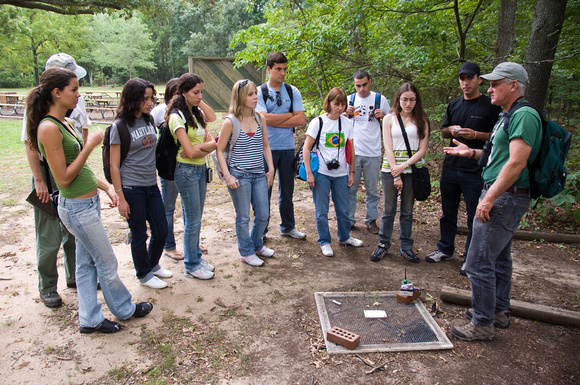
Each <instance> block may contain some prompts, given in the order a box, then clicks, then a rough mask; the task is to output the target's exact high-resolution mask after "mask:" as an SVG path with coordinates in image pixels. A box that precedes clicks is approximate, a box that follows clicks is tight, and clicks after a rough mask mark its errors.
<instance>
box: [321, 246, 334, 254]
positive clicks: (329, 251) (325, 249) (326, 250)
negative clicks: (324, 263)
mask: <svg viewBox="0 0 580 385" xmlns="http://www.w3.org/2000/svg"><path fill="white" fill-rule="evenodd" d="M320 250H322V255H324V256H325V257H332V256H333V255H334V251H332V247H330V244H326V245H322V246H320Z"/></svg>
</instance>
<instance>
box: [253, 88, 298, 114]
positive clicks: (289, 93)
mask: <svg viewBox="0 0 580 385" xmlns="http://www.w3.org/2000/svg"><path fill="white" fill-rule="evenodd" d="M260 87H261V89H262V98H263V99H264V106H265V105H266V101H267V100H268V95H269V94H268V84H266V83H264V84H262V85H261V86H260ZM284 87H286V92H287V93H288V96H290V111H288V112H292V113H293V112H294V93H293V92H292V86H291V85H290V84H287V83H284Z"/></svg>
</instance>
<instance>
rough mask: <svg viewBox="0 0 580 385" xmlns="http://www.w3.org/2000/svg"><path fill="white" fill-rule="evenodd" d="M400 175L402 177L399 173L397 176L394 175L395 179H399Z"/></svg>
mask: <svg viewBox="0 0 580 385" xmlns="http://www.w3.org/2000/svg"><path fill="white" fill-rule="evenodd" d="M400 177H401V176H400V175H397V176H396V177H394V178H393V180H394V179H398V178H400Z"/></svg>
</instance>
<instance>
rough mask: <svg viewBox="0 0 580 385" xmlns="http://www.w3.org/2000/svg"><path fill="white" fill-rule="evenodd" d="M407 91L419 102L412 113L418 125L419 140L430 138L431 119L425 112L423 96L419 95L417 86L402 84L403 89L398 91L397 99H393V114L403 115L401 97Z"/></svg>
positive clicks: (400, 88)
mask: <svg viewBox="0 0 580 385" xmlns="http://www.w3.org/2000/svg"><path fill="white" fill-rule="evenodd" d="M407 91H411V92H413V93H415V96H416V98H417V102H416V103H415V108H413V111H411V117H412V118H413V121H414V122H415V124H416V125H417V128H418V130H417V133H418V135H419V139H423V138H425V137H426V136H429V118H428V117H427V114H426V113H425V110H424V109H423V102H422V101H421V95H420V94H419V90H418V89H417V87H415V85H413V84H411V83H403V84H401V87H399V90H398V91H397V93H396V94H395V97H394V98H393V103H392V107H391V113H392V114H400V113H401V110H402V108H401V95H402V94H404V93H405V92H407Z"/></svg>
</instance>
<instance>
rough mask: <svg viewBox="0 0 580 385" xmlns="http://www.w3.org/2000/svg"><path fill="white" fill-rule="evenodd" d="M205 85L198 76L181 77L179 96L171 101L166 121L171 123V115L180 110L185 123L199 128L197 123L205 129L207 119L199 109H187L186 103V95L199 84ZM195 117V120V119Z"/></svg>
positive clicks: (178, 83)
mask: <svg viewBox="0 0 580 385" xmlns="http://www.w3.org/2000/svg"><path fill="white" fill-rule="evenodd" d="M200 83H203V80H201V78H200V77H199V75H196V74H190V73H187V74H183V75H181V76H180V77H179V80H178V81H177V94H176V95H175V96H174V97H173V99H171V101H170V102H169V105H168V106H167V112H166V113H165V121H166V122H169V115H171V112H172V111H174V110H180V111H181V112H182V113H183V116H185V122H186V123H187V125H188V126H189V127H194V128H195V127H197V123H199V124H200V125H201V126H202V127H203V128H205V126H206V123H205V119H204V118H203V113H202V112H201V110H200V109H199V107H195V106H194V107H192V108H191V109H189V107H187V103H186V102H185V96H183V94H184V93H186V92H187V91H189V90H191V89H192V88H194V87H195V86H197V85H198V84H200ZM194 117H195V119H194ZM196 121H197V123H196Z"/></svg>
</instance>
